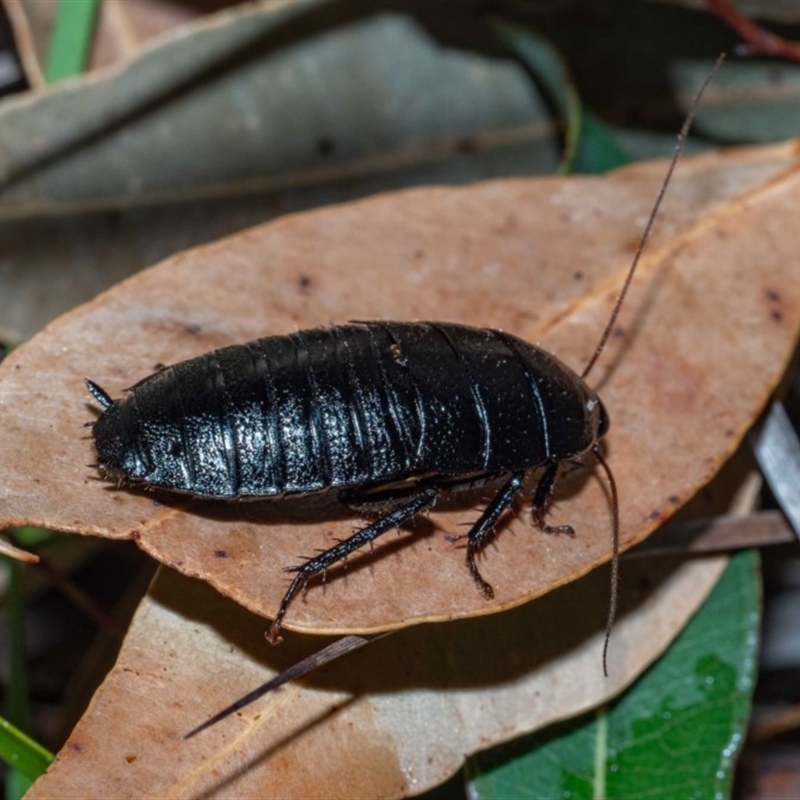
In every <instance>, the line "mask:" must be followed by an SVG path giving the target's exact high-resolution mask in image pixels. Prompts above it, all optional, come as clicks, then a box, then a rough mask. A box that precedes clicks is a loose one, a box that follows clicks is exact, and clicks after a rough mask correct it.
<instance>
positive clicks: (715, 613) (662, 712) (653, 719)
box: [470, 552, 760, 800]
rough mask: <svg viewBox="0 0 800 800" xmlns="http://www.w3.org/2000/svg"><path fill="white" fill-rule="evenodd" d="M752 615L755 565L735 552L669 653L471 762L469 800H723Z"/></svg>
mask: <svg viewBox="0 0 800 800" xmlns="http://www.w3.org/2000/svg"><path fill="white" fill-rule="evenodd" d="M759 611H760V584H759V577H758V558H757V556H756V555H755V554H753V553H752V552H745V553H740V554H739V555H737V556H735V557H734V558H732V560H731V563H730V565H729V566H728V569H727V570H726V572H725V574H724V575H723V577H722V578H721V579H720V581H719V583H718V584H717V586H716V587H715V589H714V591H713V592H712V593H711V595H710V596H709V598H708V600H707V601H706V603H705V604H704V605H703V607H702V608H701V609H700V611H698V613H697V615H696V616H695V617H694V619H693V620H692V621H691V622H690V623H689V625H688V626H687V627H686V629H685V630H684V631H683V632H682V633H681V635H680V636H679V637H678V638H677V639H676V640H675V642H674V643H673V644H672V646H671V647H670V649H669V650H668V651H667V653H666V654H665V655H664V656H663V657H662V658H661V659H660V660H659V661H658V662H657V663H656V664H655V665H654V666H653V667H652V668H651V669H650V670H649V671H648V672H646V673H645V675H644V676H643V677H642V678H640V679H639V680H638V681H637V682H636V683H635V684H634V685H633V686H632V687H631V688H630V689H629V690H628V691H627V692H626V693H625V694H624V695H622V697H621V698H620V699H619V700H617V701H616V702H615V703H614V704H612V705H610V706H609V707H608V708H602V709H599V710H598V711H596V712H595V713H593V714H592V715H589V716H588V717H583V718H580V719H578V720H573V721H570V722H567V723H564V724H561V725H558V726H555V727H554V728H550V729H549V730H548V731H545V732H544V733H541V734H536V735H533V736H530V737H526V738H525V739H522V740H518V741H516V742H514V743H513V744H511V745H508V746H505V747H502V748H497V749H496V750H494V751H491V752H490V753H486V754H483V755H481V756H478V757H477V758H476V759H474V761H473V764H472V768H471V771H472V772H473V773H474V774H475V777H474V778H473V781H472V786H471V792H470V796H471V797H473V798H481V799H482V800H489V798H507V797H514V798H520V799H522V798H535V799H536V800H543V798H564V799H565V800H566V798H570V800H578V799H579V798H587V800H588V799H590V798H604V797H620V798H622V797H624V798H625V799H626V800H637V798H641V800H644V798H647V800H660V799H661V798H663V800H674V798H676V797H681V798H708V797H714V798H717V797H719V798H724V797H727V796H728V795H729V794H730V790H731V782H732V773H733V767H734V764H735V758H736V755H737V753H738V752H739V749H740V748H741V745H742V742H743V739H744V733H745V730H746V727H747V721H748V718H749V713H750V701H751V694H752V691H753V685H754V680H755V659H756V639H757V631H758V623H759V616H760V614H759Z"/></svg>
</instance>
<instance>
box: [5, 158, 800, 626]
mask: <svg viewBox="0 0 800 800" xmlns="http://www.w3.org/2000/svg"><path fill="white" fill-rule="evenodd" d="M796 158H797V154H796V148H795V146H794V145H793V144H792V145H785V146H782V147H772V148H766V149H747V150H742V151H739V152H737V153H735V154H730V153H728V154H725V155H718V154H712V155H708V156H703V157H700V158H696V159H692V160H686V161H684V162H682V164H681V165H680V177H679V180H677V181H676V183H675V184H674V186H673V187H672V189H671V195H670V197H669V202H668V209H667V211H666V213H665V215H664V216H663V217H662V219H661V220H660V229H659V230H660V233H659V234H658V235H657V236H656V237H655V239H654V241H653V242H652V246H651V247H650V248H649V251H648V255H647V257H646V258H645V260H644V262H643V263H642V268H641V271H640V273H639V275H638V278H637V280H636V281H635V285H634V287H633V290H632V293H631V295H630V298H629V301H628V304H627V306H626V308H625V309H624V312H623V316H622V317H621V319H620V324H619V326H618V331H617V333H618V336H616V337H614V339H613V341H612V343H611V344H610V346H609V348H608V350H607V351H606V353H605V354H604V357H603V359H602V361H601V363H600V364H599V367H598V369H597V370H596V372H595V373H594V375H593V376H592V383H593V384H594V385H599V390H600V394H601V396H602V397H603V400H604V402H605V404H606V407H607V408H608V411H609V414H610V417H611V420H612V427H611V432H610V434H609V436H608V438H607V448H608V456H609V461H610V463H611V465H612V467H613V469H614V472H615V475H616V479H617V482H618V484H619V493H620V498H621V520H622V541H623V547H625V548H627V547H629V546H631V545H632V544H634V543H635V542H637V541H640V540H641V539H643V538H644V537H645V536H646V535H647V533H648V532H649V531H650V530H651V529H652V528H653V527H654V526H655V525H656V524H658V523H659V522H660V521H662V520H663V519H665V518H666V517H668V516H670V515H671V514H672V513H673V512H674V510H675V509H676V508H677V507H678V506H680V505H681V503H683V502H684V501H685V500H687V499H688V498H689V497H690V496H691V494H692V493H693V492H694V491H695V490H696V489H697V487H698V486H700V485H701V484H702V483H704V482H705V481H707V480H708V479H709V478H710V477H711V476H712V475H713V474H714V472H715V471H716V470H717V469H718V468H719V466H720V465H721V464H722V463H723V462H724V460H725V459H726V457H727V456H728V455H729V453H730V452H731V451H732V450H733V449H734V448H735V446H736V443H737V442H738V440H739V439H740V437H741V436H742V435H743V433H744V431H745V429H746V428H747V427H748V426H749V424H750V423H751V421H752V420H753V418H754V416H755V415H756V414H757V413H758V411H759V409H760V408H761V407H762V405H763V404H764V402H765V400H766V397H767V395H768V393H769V391H770V389H771V387H772V386H773V385H774V383H775V381H776V380H777V379H778V378H779V376H780V374H781V372H782V370H783V369H784V365H785V363H786V361H787V359H788V358H789V354H790V353H791V351H792V349H793V347H794V343H795V339H796V336H797V328H798V324H799V322H800V284H799V283H798V281H797V280H796V274H795V273H796V270H797V267H796V264H795V260H796V258H797V255H796V254H797V252H798V250H800V247H799V246H798V244H799V243H798V242H797V241H796V239H797V237H798V235H800V228H798V226H797V223H796V219H795V217H796V214H795V210H796V206H797V201H798V196H799V195H798V193H799V192H800V177H798V174H797V170H796ZM662 173H663V165H656V166H653V165H649V166H638V167H633V168H629V169H626V170H622V171H619V172H617V173H615V174H613V175H611V176H608V177H605V178H573V179H553V178H551V179H538V180H537V179H534V180H513V181H510V180H505V181H496V182H491V183H486V184H479V185H475V186H471V187H468V188H461V189H441V188H437V189H421V190H414V191H408V192H401V193H396V194H392V195H386V196H381V197H376V198H372V199H369V200H365V201H363V202H358V203H353V204H349V205H344V206H340V207H337V208H332V209H326V210H323V211H318V212H314V213H309V214H303V215H297V216H290V217H286V218H283V219H281V220H279V221H278V222H275V223H273V224H270V225H266V226H263V227H260V228H255V229H252V230H250V231H247V232H245V233H243V234H240V235H237V236H235V237H231V238H229V239H226V240H223V241H221V242H218V243H216V244H214V245H211V246H207V247H204V248H199V249H196V250H193V251H189V252H187V253H185V254H182V255H180V256H178V257H176V258H173V259H171V260H169V261H168V262H165V263H164V264H162V265H160V266H158V267H156V268H154V269H152V270H149V271H147V272H145V273H142V274H140V275H138V276H136V277H135V278H133V279H131V280H129V281H127V282H125V283H123V284H120V285H119V286H117V287H116V288H114V289H113V290H111V291H110V292H108V293H106V294H104V295H101V296H100V297H99V298H97V299H96V300H95V301H94V302H92V303H90V304H87V305H85V306H82V307H81V308H79V309H77V310H75V311H74V312H72V313H70V314H68V315H65V316H64V317H62V318H61V319H59V320H57V321H56V322H55V323H53V324H52V325H50V326H48V327H47V328H46V329H45V330H44V331H43V332H42V333H41V334H40V335H38V336H37V337H36V338H35V339H34V340H32V341H31V342H30V343H29V344H28V345H26V346H25V347H22V348H20V349H19V350H17V351H16V352H14V353H13V354H12V355H11V356H9V358H8V359H7V360H6V361H5V362H4V363H3V364H2V365H0V412H1V413H2V417H3V420H4V442H3V448H2V453H0V486H2V489H0V492H2V494H0V521H1V522H3V523H7V524H10V523H13V524H21V523H34V524H42V525H45V526H48V527H53V528H57V529H63V530H70V531H76V532H80V533H91V534H98V535H104V536H111V537H129V536H132V537H134V538H135V539H136V540H137V541H138V543H139V545H140V546H141V547H142V548H144V549H145V550H147V551H148V552H150V553H151V554H153V555H154V556H155V557H156V558H158V559H160V560H162V561H163V562H164V563H166V564H168V565H170V566H173V567H175V568H176V569H178V570H180V571H182V572H184V573H186V574H188V575H192V576H200V577H203V578H204V579H206V580H208V581H209V582H210V583H212V584H213V585H214V586H216V587H217V588H218V589H220V591H222V592H223V593H224V594H227V595H229V596H230V597H232V598H233V599H235V600H236V601H237V602H239V603H241V604H242V605H244V606H245V607H247V608H249V609H251V610H253V611H255V612H257V613H259V614H262V615H271V614H273V613H274V612H275V610H276V608H277V605H278V602H279V600H280V598H281V596H282V594H283V592H284V590H285V588H286V577H285V575H284V573H283V572H282V567H284V566H286V565H289V564H294V563H297V561H298V557H299V556H302V555H305V554H310V553H313V552H314V551H315V550H317V549H319V548H322V547H325V546H326V545H329V544H330V543H331V541H332V537H342V536H346V535H348V534H349V533H350V532H351V531H352V530H353V528H354V527H356V526H358V525H360V524H363V521H362V520H361V519H360V518H359V517H357V516H354V515H353V512H351V511H349V510H346V509H344V508H342V507H340V506H339V505H338V504H337V503H336V502H335V498H333V497H329V496H314V497H300V498H297V497H296V498H293V499H291V500H285V501H273V502H267V503H258V504H245V503H240V504H216V505H215V504H212V503H205V504H196V505H193V506H192V507H191V509H189V513H186V512H185V511H184V509H183V507H182V506H184V505H186V502H185V500H181V499H179V500H176V501H173V500H171V499H169V498H168V497H166V496H159V497H158V499H156V498H155V497H154V496H153V495H150V494H135V493H132V492H128V491H117V490H115V489H114V488H113V487H111V486H109V485H107V484H106V483H103V482H102V481H100V480H99V479H98V478H97V476H96V475H94V474H93V472H92V470H90V469H88V468H86V467H85V466H84V465H85V464H88V463H90V462H92V461H93V460H94V453H93V451H92V443H91V439H90V437H89V435H88V431H85V430H84V431H83V432H82V431H81V428H80V427H79V426H80V424H81V423H83V422H85V421H87V420H91V419H93V415H94V414H95V413H96V409H92V408H91V406H92V403H91V402H90V398H89V397H88V394H87V393H86V391H85V389H84V388H83V378H84V377H85V376H86V377H91V378H92V379H93V380H95V381H97V382H99V383H100V384H101V385H102V386H104V388H105V389H106V390H108V391H109V392H110V393H111V394H112V396H119V394H120V393H121V392H122V390H123V389H124V388H125V387H126V386H129V385H131V384H132V383H134V382H135V381H137V380H138V379H140V378H141V377H143V376H144V375H146V374H148V373H150V372H152V371H153V370H154V369H156V367H157V365H158V364H159V363H169V362H173V361H176V360H180V359H183V358H187V357H190V356H194V355H198V354H200V353H203V352H204V351H206V350H208V349H210V348H213V347H218V346H220V345H224V344H230V343H233V342H238V341H245V340H247V339H251V338H255V337H257V336H261V335H265V334H270V333H281V332H287V331H292V330H295V329H297V328H303V327H309V326H313V325H326V324H329V323H332V322H343V321H345V320H348V319H354V318H355V319H369V318H388V319H426V318H435V319H444V320H455V321H461V322H468V323H470V324H473V325H478V326H496V327H501V328H504V329H506V330H508V331H511V332H513V333H516V334H518V335H520V336H522V337H524V338H526V339H528V340H532V341H536V340H540V341H541V343H542V344H543V345H544V346H545V347H547V348H549V349H551V350H552V351H553V352H555V353H556V354H557V355H558V356H559V357H560V358H561V359H562V360H563V361H564V362H565V363H567V364H571V365H573V366H574V367H576V368H577V369H580V368H581V365H583V364H585V363H586V361H587V359H588V357H589V354H590V353H591V351H592V350H593V348H594V346H595V344H596V341H597V338H598V336H599V332H600V331H601V329H602V327H603V324H604V323H605V320H606V318H607V315H608V312H609V307H610V304H611V302H612V300H613V297H614V294H615V291H616V288H617V287H618V285H619V281H620V278H621V273H622V271H623V270H624V269H625V268H626V267H627V264H628V263H629V260H630V256H631V252H632V249H633V248H634V246H635V244H636V241H637V239H638V236H639V230H640V227H639V226H638V225H636V224H635V223H634V220H642V219H643V218H644V217H646V215H647V212H648V210H649V208H650V205H651V202H652V197H653V195H654V192H655V189H656V187H657V185H658V183H659V181H660V179H661V176H662ZM741 192H745V193H744V194H743V195H742V196H737V195H738V194H739V193H741ZM731 198H734V199H731ZM472 499H473V500H475V498H472ZM476 515H477V511H476V509H475V508H473V507H470V506H469V505H465V504H464V501H463V500H461V499H458V498H452V499H451V500H449V501H447V502H443V503H441V504H440V505H439V506H437V508H436V510H435V512H434V513H432V514H431V515H430V517H429V518H428V519H427V521H425V520H423V521H422V522H420V523H419V524H418V525H417V527H416V531H417V533H419V534H425V535H419V536H417V537H416V538H414V537H410V536H405V537H402V538H399V539H398V538H395V537H387V539H388V540H387V541H386V542H384V543H382V544H380V545H379V546H378V547H376V554H375V555H376V557H374V558H370V557H369V555H368V554H366V555H365V556H363V557H356V558H352V559H351V561H350V563H349V571H348V574H347V576H346V578H345V579H344V580H342V579H338V580H332V579H333V578H340V573H339V571H338V570H331V573H330V576H329V577H330V578H331V580H329V583H328V586H327V588H326V590H325V591H323V589H322V588H320V587H312V588H311V589H310V590H309V592H308V595H307V599H306V602H301V601H296V602H295V603H294V604H293V606H292V607H291V609H290V612H289V614H288V615H287V619H286V622H287V625H288V626H289V627H292V626H294V627H297V628H302V629H315V630H318V631H329V632H332V631H347V632H353V631H368V630H378V629H386V628H391V627H395V626H400V625H404V624H410V623H412V622H418V621H421V620H432V619H443V618H450V617H456V616H464V615H472V614H485V613H489V612H493V611H497V610H499V609H501V608H506V607H509V606H513V605H517V604H519V603H521V602H524V601H525V600H527V599H530V598H532V597H535V596H537V595H541V594H542V593H544V592H546V591H548V590H550V589H552V588H554V587H556V586H559V585H561V584H563V583H565V582H568V581H570V580H574V579H575V578H577V577H579V576H580V575H582V574H584V573H585V572H587V571H588V570H590V569H591V568H592V567H594V566H595V565H597V564H599V563H601V562H602V561H604V560H606V559H607V558H608V556H609V551H610V529H611V516H610V509H609V503H608V498H607V487H606V485H605V483H604V481H603V480H602V479H601V478H600V477H599V476H596V475H593V474H592V473H591V470H590V469H587V470H577V471H573V472H572V475H571V476H570V479H569V480H562V483H561V488H560V490H559V492H558V493H557V495H556V503H555V505H554V508H553V510H552V513H551V515H550V521H551V522H554V523H556V524H558V523H564V522H569V523H570V524H572V525H573V526H574V527H575V529H576V531H577V537H576V538H575V539H574V540H573V539H569V538H567V537H548V536H543V535H541V534H539V533H538V532H537V531H535V530H534V529H533V527H532V525H531V522H530V519H529V515H528V514H527V513H520V514H519V515H518V516H517V517H516V518H515V519H513V521H511V522H510V523H509V524H508V525H507V526H506V528H507V529H504V530H503V531H502V532H501V533H502V535H500V536H499V537H498V541H497V546H496V547H494V548H490V549H489V550H488V551H487V553H486V556H485V558H484V560H483V564H482V569H483V572H484V575H485V577H486V578H487V579H488V580H489V581H491V582H492V584H493V585H494V588H495V590H496V599H495V600H494V601H493V602H487V601H485V600H484V599H483V598H482V597H481V596H480V595H479V594H478V592H477V591H476V590H475V587H474V585H473V583H472V580H471V578H470V577H469V575H468V573H467V571H466V569H465V567H464V563H463V561H464V554H463V550H459V549H458V548H457V547H454V546H453V545H452V544H451V542H450V540H449V538H448V536H447V534H453V533H458V532H462V531H463V530H464V529H463V527H462V526H463V524H464V523H465V522H468V521H470V520H472V519H474V518H475V517H476ZM365 567H366V568H365Z"/></svg>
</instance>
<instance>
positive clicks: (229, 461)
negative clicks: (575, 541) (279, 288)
mask: <svg viewBox="0 0 800 800" xmlns="http://www.w3.org/2000/svg"><path fill="white" fill-rule="evenodd" d="M551 362H552V363H551ZM553 364H555V365H556V366H553ZM565 370H566V368H565V367H563V365H561V364H560V363H559V362H557V361H556V360H555V359H554V358H553V357H552V356H549V355H548V354H547V353H544V351H541V350H539V349H538V348H534V347H532V346H531V345H528V344H526V343H525V342H523V341H521V340H519V339H516V338H514V337H511V336H508V335H506V334H502V333H499V332H496V331H491V330H483V329H476V328H470V327H466V326H461V325H450V324H444V323H389V322H370V323H363V324H362V323H355V324H350V325H344V326H338V327H332V328H327V329H317V330H309V331H302V332H299V333H295V334H291V335H287V336H274V337H268V338H265V339H259V340H256V341H253V342H250V343H248V344H243V345H236V346H232V347H227V348H223V349H221V350H217V351H215V352H213V353H209V354H208V355H205V356H200V357H199V358H196V359H192V360H190V361H186V362H182V363H180V364H176V365H174V366H172V367H169V368H167V369H166V370H164V371H162V372H160V373H156V374H155V375H152V376H150V377H149V378H146V379H145V380H144V381H142V382H140V383H139V384H137V385H136V386H135V387H133V389H132V393H131V396H130V397H129V398H127V399H126V400H125V401H123V403H127V402H128V401H129V400H131V399H134V398H135V401H136V402H135V406H136V409H137V411H136V417H138V419H139V420H140V421H142V420H143V421H145V423H146V424H145V423H142V429H143V430H147V429H148V428H150V434H152V435H150V434H148V433H145V439H151V440H152V441H153V443H154V444H156V445H157V447H156V448H155V450H158V451H159V452H155V450H153V448H152V447H151V446H150V445H149V444H148V443H146V442H145V443H144V448H145V449H146V450H150V452H149V454H148V455H147V457H146V459H145V460H151V461H153V460H154V461H156V462H160V463H163V464H164V465H165V466H166V460H169V459H176V460H177V461H176V463H175V464H173V469H170V470H169V474H170V475H173V476H175V475H178V474H179V473H180V474H181V475H182V476H183V477H182V479H181V480H183V482H184V483H185V484H187V485H185V486H177V485H175V486H173V487H170V486H167V487H166V488H178V489H180V490H183V491H191V492H193V493H196V494H204V495H212V496H262V497H266V496H273V495H278V494H284V493H299V492H311V491H316V490H319V489H325V488H337V487H338V488H343V487H352V488H355V487H361V486H364V485H365V484H370V483H385V482H388V481H393V480H403V479H407V478H410V477H415V476H420V475H425V474H429V473H442V474H456V475H457V474H464V473H471V472H492V471H505V470H509V469H515V468H517V469H519V468H527V467H532V466H536V465H538V464H541V463H543V462H544V461H546V460H549V459H550V458H551V457H552V456H554V455H555V454H554V453H553V451H552V448H551V445H550V438H551V437H550V432H549V428H548V424H547V419H548V410H550V409H551V408H552V407H553V406H554V405H556V404H557V403H562V404H563V401H564V396H565V393H569V392H572V394H573V398H572V405H573V406H575V407H576V408H577V409H578V410H577V412H576V413H582V412H581V403H582V402H583V400H582V398H581V397H577V396H574V395H575V390H574V386H575V381H576V380H577V379H576V378H575V376H574V375H573V374H572V373H571V372H569V371H565ZM553 371H555V373H556V374H555V383H554V382H553V381H554V375H553V374H550V373H552V372H553ZM581 385H582V384H581ZM568 399H569V398H568ZM562 410H563V409H562ZM584 416H585V414H584ZM159 417H160V418H161V420H164V421H166V423H167V426H166V427H167V428H168V429H169V433H167V434H166V435H165V436H164V437H163V442H166V441H167V440H171V441H172V442H173V443H172V444H171V445H169V449H170V452H169V453H167V452H166V449H167V445H166V444H163V443H162V442H161V441H160V440H159V438H158V431H157V424H156V421H157V420H158V418H159ZM176 439H177V440H178V444H177V445H176V444H175V441H176ZM170 480H172V481H173V482H174V483H178V479H177V478H171V479H168V480H167V481H166V482H167V483H169V481H170Z"/></svg>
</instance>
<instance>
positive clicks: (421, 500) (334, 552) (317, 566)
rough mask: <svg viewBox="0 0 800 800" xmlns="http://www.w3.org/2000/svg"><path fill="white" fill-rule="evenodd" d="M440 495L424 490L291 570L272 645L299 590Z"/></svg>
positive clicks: (271, 634) (270, 637) (278, 638)
mask: <svg viewBox="0 0 800 800" xmlns="http://www.w3.org/2000/svg"><path fill="white" fill-rule="evenodd" d="M438 493H439V490H438V489H437V488H436V487H434V486H431V487H429V488H427V489H423V490H422V491H420V492H419V494H417V495H415V496H414V497H413V498H411V500H409V501H408V502H406V503H403V504H402V505H400V506H398V507H397V508H394V509H392V510H391V511H390V512H389V513H388V514H384V516H382V517H381V518H380V519H377V520H375V522H373V523H372V524H371V525H368V526H367V527H366V528H363V529H362V530H360V531H357V532H356V533H354V534H353V535H352V536H349V537H348V538H347V539H343V540H342V541H341V542H337V543H336V544H335V545H334V546H333V547H331V548H329V549H328V550H325V551H324V552H322V553H320V554H319V555H318V556H316V557H315V558H310V559H309V560H308V561H306V562H305V564H301V565H300V566H297V567H287V569H286V571H287V572H296V573H297V575H296V576H295V578H294V580H293V581H292V582H291V584H290V585H289V588H288V589H287V591H286V594H285V595H284V596H283V600H281V604H280V607H279V608H278V613H277V614H276V615H275V621H274V622H273V623H272V625H271V626H270V629H269V633H268V634H267V640H268V641H269V642H270V644H278V643H279V642H280V641H281V635H280V630H281V622H282V621H283V618H284V616H285V615H286V610H287V609H288V607H289V603H291V601H292V598H293V597H294V596H295V595H296V594H297V592H298V590H299V589H300V588H301V587H302V586H305V584H306V583H308V581H309V579H310V578H311V577H312V576H314V575H317V574H319V573H320V572H325V570H326V569H328V567H330V566H332V565H333V564H335V563H336V562H337V561H341V560H342V559H343V558H347V556H348V555H350V553H352V552H354V551H355V550H358V548H359V547H363V546H364V545H365V544H369V543H370V542H373V541H375V539H377V538H378V537H379V536H380V535H381V534H382V533H386V531H388V530H391V529H392V528H396V527H398V526H400V525H402V524H403V523H404V522H405V521H406V520H409V519H411V518H412V517H415V516H416V515H417V514H419V513H420V511H423V510H424V509H426V508H429V507H430V506H432V505H433V504H434V502H435V501H436V497H437V495H438Z"/></svg>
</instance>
